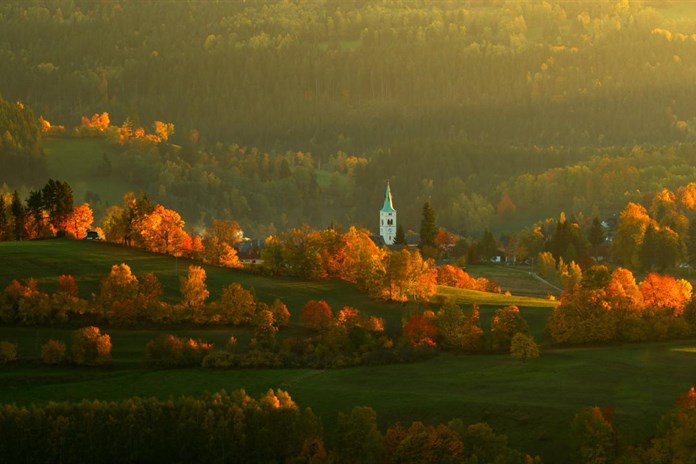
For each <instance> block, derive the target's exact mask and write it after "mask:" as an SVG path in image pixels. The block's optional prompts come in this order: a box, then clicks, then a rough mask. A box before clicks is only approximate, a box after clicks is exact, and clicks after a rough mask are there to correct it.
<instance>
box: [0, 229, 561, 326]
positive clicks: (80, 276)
mask: <svg viewBox="0 0 696 464" xmlns="http://www.w3.org/2000/svg"><path fill="white" fill-rule="evenodd" d="M0 259H2V262H3V266H2V267H0V288H4V287H5V286H6V285H7V284H8V283H9V282H10V281H11V280H12V279H27V278H29V277H33V278H35V279H37V280H38V282H39V286H40V287H41V288H42V289H43V290H44V291H53V288H54V285H55V282H56V280H57V277H58V276H59V275H61V274H72V275H73V276H74V277H75V281H76V283H77V285H78V286H79V288H80V295H81V297H82V298H87V299H89V298H90V296H91V295H92V294H93V293H97V292H98V291H99V280H100V279H101V278H102V277H103V276H105V275H106V274H108V273H109V270H110V269H111V266H112V265H113V264H120V263H126V264H128V265H129V266H130V267H131V270H132V271H133V272H134V273H135V274H136V275H141V274H143V273H145V272H154V273H155V274H156V275H157V277H158V278H159V279H160V281H161V282H162V284H163V286H164V294H165V298H166V299H167V300H169V301H170V302H177V301H178V299H179V277H180V276H184V275H186V270H187V267H188V266H189V265H190V264H197V265H199V264H200V263H196V262H193V261H190V260H187V259H176V258H173V257H170V256H163V255H158V254H152V253H145V252H142V251H139V250H136V249H133V248H126V247H121V246H117V245H113V244H109V243H103V242H88V241H71V240H39V241H30V242H0ZM203 267H204V268H205V270H206V274H207V281H206V283H207V285H208V289H209V290H210V297H211V299H217V298H218V296H219V295H220V291H221V289H222V287H224V286H225V285H228V284H230V283H232V282H239V283H240V284H242V285H243V286H244V287H246V288H253V290H254V292H255V293H256V295H257V297H258V298H259V299H260V300H261V301H264V302H267V303H271V302H273V300H275V299H276V298H280V299H281V300H283V301H284V302H285V303H286V305H287V306H288V309H290V312H291V313H292V314H293V317H295V318H296V317H297V316H298V315H299V312H300V309H301V308H302V306H303V305H304V304H305V303H306V302H307V301H308V300H310V299H321V300H326V301H327V302H328V303H329V304H330V305H331V307H332V308H334V310H339V309H341V308H342V307H343V306H352V307H355V308H358V309H359V310H360V311H362V312H363V313H365V314H369V315H379V316H381V317H384V318H385V320H386V322H387V325H388V327H392V328H394V327H399V326H400V321H401V315H402V314H403V312H404V311H405V310H409V309H411V308H414V307H415V304H413V303H409V304H406V305H402V304H397V303H386V302H382V301H376V300H372V299H370V298H368V297H367V296H366V295H363V294H361V293H358V292H357V290H356V289H355V287H354V286H353V285H351V284H348V283H346V282H342V281H338V280H331V281H320V282H303V281H299V280H294V279H280V278H270V277H265V276H262V275H259V274H255V273H252V272H248V271H241V270H233V269H225V268H219V267H215V266H203ZM438 292H439V294H441V295H445V296H448V297H451V298H453V299H455V300H457V301H458V302H460V303H462V304H470V303H478V304H481V305H487V306H486V308H484V309H482V313H488V312H492V311H493V310H494V309H493V308H497V307H502V306H507V305H509V304H517V305H520V306H525V307H536V308H539V307H542V308H549V307H551V306H552V303H551V302H550V301H548V300H544V299H540V298H530V297H514V296H513V297H506V296H504V295H497V294H490V293H483V292H476V291H472V290H461V289H451V288H446V287H440V288H439V290H438ZM488 308H490V309H488ZM544 311H545V312H548V310H544Z"/></svg>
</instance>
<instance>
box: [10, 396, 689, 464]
mask: <svg viewBox="0 0 696 464" xmlns="http://www.w3.org/2000/svg"><path fill="white" fill-rule="evenodd" d="M105 424H108V426H105ZM0 428H1V429H2V430H3V431H4V433H3V434H2V436H0V452H2V454H3V456H4V457H6V458H7V459H8V460H11V461H16V462H19V461H21V462H27V463H33V462H37V463H38V462H54V461H57V460H60V461H61V462H65V463H72V462H84V461H85V459H88V460H110V461H111V460H115V461H118V462H125V463H129V462H144V461H147V462H149V461H160V460H163V459H164V460H177V459H184V460H186V462H212V461H225V460H227V459H230V456H231V457H232V459H234V461H235V462H242V463H245V462H271V461H273V462H278V461H283V462H317V463H322V462H337V463H352V462H365V463H377V462H386V463H422V462H506V463H519V464H522V463H525V464H532V463H535V464H538V463H540V462H541V459H540V458H539V457H531V456H529V455H525V454H523V453H521V452H519V451H517V450H515V449H513V448H511V447H510V446H509V445H508V440H507V437H506V436H505V435H500V434H496V433H495V431H494V430H493V429H492V428H491V427H490V426H489V425H488V424H486V423H475V424H470V425H467V424H465V423H464V422H463V421H462V420H461V419H453V420H451V421H449V422H447V423H446V424H444V423H441V424H436V425H428V424H424V423H422V422H412V423H411V424H410V425H409V426H405V425H402V424H401V423H398V422H397V423H394V424H391V425H389V426H388V427H387V428H386V430H385V431H384V432H383V431H382V430H380V428H379V426H378V421H377V414H376V412H375V411H374V410H373V409H372V408H370V407H354V408H353V409H352V410H351V411H350V412H349V413H339V415H338V420H337V423H336V428H335V431H334V432H333V434H327V433H326V432H325V431H324V430H323V429H322V427H321V424H320V421H319V419H318V418H317V417H316V415H315V414H314V413H313V412H312V411H311V410H310V409H308V408H307V409H302V408H300V407H299V406H298V405H297V404H296V403H295V402H294V401H293V400H292V398H291V397H290V395H288V393H287V392H284V391H282V390H276V391H273V390H269V391H268V392H266V393H265V394H261V395H260V396H259V398H258V399H254V398H252V397H250V396H249V395H248V394H247V393H246V392H245V391H244V390H240V391H236V392H233V393H227V392H225V391H220V392H217V393H214V394H212V395H208V396H205V397H203V398H192V397H180V398H178V399H175V400H172V399H170V400H160V399H156V398H149V399H142V398H137V397H136V398H130V399H127V400H122V401H118V402H104V401H83V402H81V403H49V404H47V405H32V406H28V407H20V406H16V405H12V404H10V405H3V406H2V407H0ZM657 430H658V432H657V434H656V435H655V437H654V438H652V439H651V440H650V441H648V442H647V443H643V444H635V445H628V444H627V443H625V442H624V441H623V440H622V437H621V436H620V434H619V431H618V430H617V429H616V428H615V426H614V423H613V410H612V409H610V408H605V409H601V408H599V407H596V406H595V407H588V408H584V409H582V410H581V411H579V412H578V413H577V414H576V415H575V417H574V418H573V420H572V422H571V424H570V431H571V437H572V442H573V444H574V445H575V451H576V453H577V454H576V455H574V456H566V458H567V459H568V460H569V461H572V460H577V461H578V462H606V463H610V462H636V463H642V464H658V463H666V462H688V461H689V459H690V458H691V457H692V456H693V446H692V437H693V434H694V433H695V432H696V392H695V391H694V388H693V387H692V388H691V390H690V391H688V392H687V393H686V394H684V395H683V396H681V397H680V398H679V399H678V400H677V401H676V404H675V406H674V408H672V409H671V410H670V411H668V412H667V413H666V414H665V415H664V416H663V417H662V418H661V420H660V422H659V425H658V427H657ZM211 437H212V438H211ZM36 440H41V443H43V445H42V446H35V445H36Z"/></svg>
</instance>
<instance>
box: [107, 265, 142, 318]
mask: <svg viewBox="0 0 696 464" xmlns="http://www.w3.org/2000/svg"><path fill="white" fill-rule="evenodd" d="M137 295H138V278H137V277H136V276H135V275H134V274H133V273H132V272H131V268H130V266H128V265H127V264H126V263H121V264H114V265H113V266H111V271H110V272H109V274H108V275H107V276H105V277H103V278H102V279H101V282H100V285H99V296H98V298H97V301H98V303H99V305H100V306H101V308H102V311H104V313H105V314H106V315H108V317H109V319H110V320H119V321H120V322H121V323H123V324H125V325H130V324H132V323H133V322H134V321H135V312H134V305H133V301H135V297H136V296H137Z"/></svg>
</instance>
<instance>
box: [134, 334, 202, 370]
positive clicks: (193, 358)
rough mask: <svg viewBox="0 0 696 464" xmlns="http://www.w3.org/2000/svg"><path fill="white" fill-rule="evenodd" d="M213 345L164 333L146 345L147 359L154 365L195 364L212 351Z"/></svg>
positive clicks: (176, 365) (177, 365) (179, 365)
mask: <svg viewBox="0 0 696 464" xmlns="http://www.w3.org/2000/svg"><path fill="white" fill-rule="evenodd" d="M212 349H213V345H212V344H210V343H205V342H201V341H200V340H199V341H196V340H193V339H191V338H189V339H188V340H186V339H183V338H179V337H177V336H175V335H170V334H164V335H160V336H159V337H157V338H155V339H154V340H151V341H149V342H148V344H147V346H146V347H145V359H146V360H147V362H148V363H149V364H151V365H153V366H159V367H181V366H195V365H198V364H200V363H201V361H202V360H203V358H204V357H205V356H206V355H207V354H208V353H210V352H211V351H212Z"/></svg>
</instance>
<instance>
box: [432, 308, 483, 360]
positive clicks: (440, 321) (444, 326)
mask: <svg viewBox="0 0 696 464" xmlns="http://www.w3.org/2000/svg"><path fill="white" fill-rule="evenodd" d="M435 322H436V324H437V328H438V333H439V337H438V340H440V345H441V346H442V347H444V348H448V349H451V350H455V351H469V352H473V351H480V350H482V349H483V348H484V335H483V329H482V328H481V324H480V315H479V310H478V307H477V306H476V305H472V306H471V307H470V308H469V309H467V310H463V309H462V308H461V307H460V306H459V305H458V304H456V303H455V302H452V301H448V302H446V303H445V304H444V305H443V306H442V307H441V308H440V309H439V310H438V312H437V316H436V319H435Z"/></svg>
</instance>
